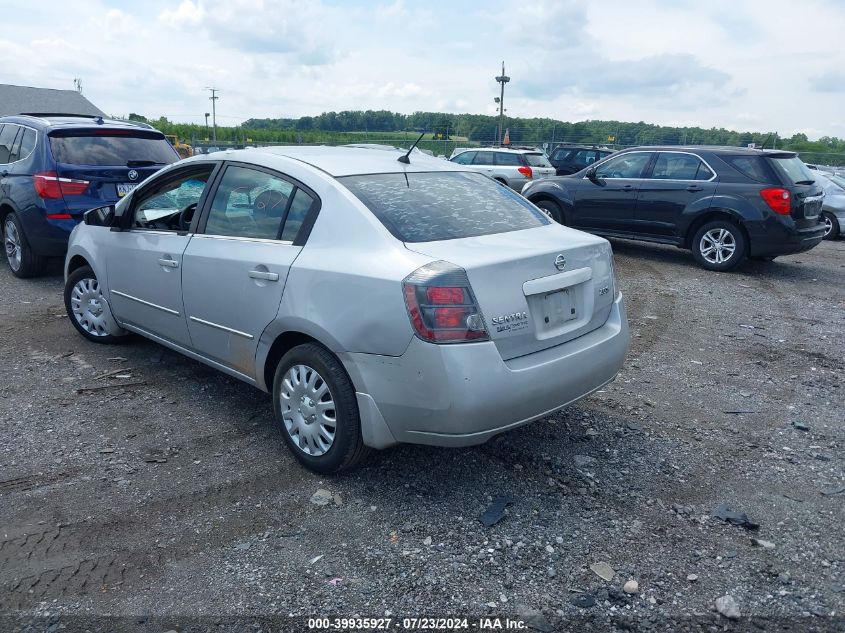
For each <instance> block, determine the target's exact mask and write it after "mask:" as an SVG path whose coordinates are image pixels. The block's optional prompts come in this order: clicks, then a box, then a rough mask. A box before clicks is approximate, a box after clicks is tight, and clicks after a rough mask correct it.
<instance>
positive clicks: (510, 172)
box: [449, 147, 555, 191]
mask: <svg viewBox="0 0 845 633" xmlns="http://www.w3.org/2000/svg"><path fill="white" fill-rule="evenodd" d="M456 152H457V150H456ZM449 160H450V161H451V162H453V163H455V164H458V165H462V166H463V167H464V168H466V169H468V170H471V171H477V172H480V173H482V174H486V175H487V176H489V177H490V178H492V179H493V180H496V181H498V182H500V183H502V184H503V185H507V186H508V187H510V188H511V189H513V190H515V191H522V188H523V187H524V186H525V185H527V184H528V183H529V182H534V181H535V180H540V179H542V178H550V177H551V176H554V175H555V168H554V166H552V164H551V163H550V162H549V159H548V158H547V157H546V155H545V154H544V153H543V152H542V151H540V150H538V149H529V148H517V149H510V148H507V147H477V148H475V149H466V150H464V151H462V152H457V153H453V154H452V158H450V159H449Z"/></svg>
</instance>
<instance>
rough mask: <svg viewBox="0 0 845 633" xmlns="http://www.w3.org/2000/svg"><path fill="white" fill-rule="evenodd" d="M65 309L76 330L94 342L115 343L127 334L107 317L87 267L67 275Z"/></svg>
mask: <svg viewBox="0 0 845 633" xmlns="http://www.w3.org/2000/svg"><path fill="white" fill-rule="evenodd" d="M65 310H67V315H68V318H70V322H71V323H73V327H75V328H76V331H77V332H79V333H80V334H81V335H82V336H83V337H85V338H86V339H88V340H89V341H92V342H94V343H106V344H111V343H119V342H122V341H123V340H124V339H125V337H126V335H127V334H128V332H127V331H126V330H124V329H122V328H120V327H119V326H118V325H117V324H116V323H115V321H114V318H113V317H112V316H111V311H110V308H109V305H108V302H107V301H106V300H105V298H104V297H103V293H102V290H101V289H100V282H99V281H97V275H95V274H94V271H93V270H92V269H91V267H90V266H82V267H80V268H77V269H76V270H74V271H73V272H72V273H71V274H70V275H68V278H67V281H66V282H65Z"/></svg>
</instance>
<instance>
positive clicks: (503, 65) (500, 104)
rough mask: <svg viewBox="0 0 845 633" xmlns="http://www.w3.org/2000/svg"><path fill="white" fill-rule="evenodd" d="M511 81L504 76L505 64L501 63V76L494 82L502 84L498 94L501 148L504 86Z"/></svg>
mask: <svg viewBox="0 0 845 633" xmlns="http://www.w3.org/2000/svg"><path fill="white" fill-rule="evenodd" d="M510 80H511V78H510V77H508V76H507V75H505V62H504V61H502V74H501V75H499V76H498V77H496V82H497V83H500V84H502V90H501V92H500V93H499V134H498V139H497V141H498V143H497V144H498V145H499V146H500V147H501V145H502V133H503V131H504V123H505V84H506V83H508V82H509V81H510Z"/></svg>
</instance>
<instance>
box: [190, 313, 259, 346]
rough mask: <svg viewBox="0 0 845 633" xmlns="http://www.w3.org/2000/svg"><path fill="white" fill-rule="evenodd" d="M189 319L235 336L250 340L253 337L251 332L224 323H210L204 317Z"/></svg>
mask: <svg viewBox="0 0 845 633" xmlns="http://www.w3.org/2000/svg"><path fill="white" fill-rule="evenodd" d="M188 318H189V319H191V321H195V322H197V323H202V324H203V325H207V326H208V327H213V328H216V329H218V330H223V331H224V332H228V333H229V334H235V335H237V336H243V337H244V338H245V339H249V340H250V341H251V340H252V339H253V338H255V337H253V336H252V334H247V333H246V332H241V331H240V330H234V329H232V328H230V327H226V326H225V325H219V324H217V323H212V322H211V321H206V320H205V319H198V318H197V317H195V316H192V317H188Z"/></svg>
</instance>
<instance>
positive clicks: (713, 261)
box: [692, 220, 748, 272]
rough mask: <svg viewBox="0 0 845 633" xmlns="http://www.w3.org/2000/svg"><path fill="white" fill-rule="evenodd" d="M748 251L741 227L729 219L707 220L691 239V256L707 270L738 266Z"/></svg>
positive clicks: (722, 269) (720, 269)
mask: <svg viewBox="0 0 845 633" xmlns="http://www.w3.org/2000/svg"><path fill="white" fill-rule="evenodd" d="M747 253H748V242H747V240H746V239H745V233H744V232H743V231H742V229H741V228H740V227H739V226H738V225H737V224H735V223H733V222H731V221H730V220H716V221H714V222H708V223H707V224H705V225H704V226H702V227H701V228H700V229H698V231H696V233H695V236H694V237H693V239H692V256H693V258H694V259H695V261H696V262H697V263H698V264H699V265H700V266H702V267H704V268H706V269H707V270H715V271H720V272H724V271H728V270H733V269H734V268H736V267H737V266H739V265H740V264H741V263H742V262H743V260H744V259H745V257H746V254H747Z"/></svg>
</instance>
